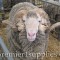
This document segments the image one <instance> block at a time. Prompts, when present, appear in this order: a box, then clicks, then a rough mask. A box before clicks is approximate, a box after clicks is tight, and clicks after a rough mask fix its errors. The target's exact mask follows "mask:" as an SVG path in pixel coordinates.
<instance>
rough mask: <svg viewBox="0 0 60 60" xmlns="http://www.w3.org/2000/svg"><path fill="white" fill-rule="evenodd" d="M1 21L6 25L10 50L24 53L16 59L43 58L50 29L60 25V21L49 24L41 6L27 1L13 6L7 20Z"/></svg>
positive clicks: (31, 59)
mask: <svg viewBox="0 0 60 60" xmlns="http://www.w3.org/2000/svg"><path fill="white" fill-rule="evenodd" d="M3 23H6V24H7V25H8V26H7V35H8V40H9V44H10V49H11V52H14V53H22V54H23V53H24V54H23V55H22V56H21V57H20V56H19V57H20V58H18V60H20V59H22V60H40V59H43V56H42V55H43V53H45V51H46V49H47V46H48V40H49V33H50V31H51V30H53V29H54V28H55V27H58V26H60V22H57V23H55V24H53V25H51V23H50V20H49V17H48V14H47V13H46V12H45V11H44V10H43V9H42V8H38V7H37V6H34V5H33V4H31V3H28V2H23V3H18V4H16V5H15V6H13V8H12V10H11V12H10V15H9V20H7V21H3ZM15 59H16V58H15Z"/></svg>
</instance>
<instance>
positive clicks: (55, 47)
mask: <svg viewBox="0 0 60 60" xmlns="http://www.w3.org/2000/svg"><path fill="white" fill-rule="evenodd" d="M20 2H31V3H33V4H34V5H36V6H37V7H39V8H44V10H45V11H46V13H47V14H48V15H49V17H50V22H51V24H54V23H56V22H60V0H0V36H1V37H2V38H3V41H4V43H5V44H6V46H7V48H9V44H8V40H7V38H6V25H5V24H3V23H2V21H3V20H6V19H8V18H9V12H10V10H11V8H12V7H13V6H14V5H15V4H17V3H20ZM47 51H49V52H50V53H56V52H60V27H57V28H56V29H54V30H53V31H52V32H51V33H50V37H49V43H48V49H47ZM1 52H3V49H2V47H1V46H0V53H1ZM0 60H4V58H2V59H0ZM44 60H60V53H57V54H56V56H55V55H54V56H52V57H50V56H49V57H45V58H44Z"/></svg>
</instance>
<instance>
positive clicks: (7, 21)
mask: <svg viewBox="0 0 60 60" xmlns="http://www.w3.org/2000/svg"><path fill="white" fill-rule="evenodd" d="M2 23H3V24H7V25H9V26H11V27H12V28H16V27H15V25H13V24H12V22H10V21H9V20H4V21H2Z"/></svg>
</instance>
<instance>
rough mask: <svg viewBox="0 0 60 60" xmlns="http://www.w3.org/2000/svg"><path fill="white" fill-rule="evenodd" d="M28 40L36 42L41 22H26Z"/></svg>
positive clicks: (33, 19)
mask: <svg viewBox="0 0 60 60" xmlns="http://www.w3.org/2000/svg"><path fill="white" fill-rule="evenodd" d="M25 26H26V33H27V39H28V40H29V41H34V40H35V38H36V34H37V32H38V26H39V21H38V20H37V19H36V18H29V19H27V21H25Z"/></svg>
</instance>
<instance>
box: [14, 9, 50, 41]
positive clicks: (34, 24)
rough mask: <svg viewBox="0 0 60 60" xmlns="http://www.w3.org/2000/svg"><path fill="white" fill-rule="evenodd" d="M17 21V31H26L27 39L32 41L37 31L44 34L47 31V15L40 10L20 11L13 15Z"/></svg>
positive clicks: (48, 23)
mask: <svg viewBox="0 0 60 60" xmlns="http://www.w3.org/2000/svg"><path fill="white" fill-rule="evenodd" d="M15 18H16V21H17V24H16V25H17V27H18V30H19V31H21V30H24V29H25V30H26V34H27V39H28V40H29V41H34V40H35V39H36V35H37V33H38V31H41V32H42V34H45V31H46V30H47V29H49V26H50V21H49V18H48V15H47V14H46V13H45V12H44V10H43V9H42V10H41V9H39V10H38V9H33V10H30V11H26V10H21V11H19V12H18V13H16V15H15Z"/></svg>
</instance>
